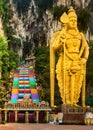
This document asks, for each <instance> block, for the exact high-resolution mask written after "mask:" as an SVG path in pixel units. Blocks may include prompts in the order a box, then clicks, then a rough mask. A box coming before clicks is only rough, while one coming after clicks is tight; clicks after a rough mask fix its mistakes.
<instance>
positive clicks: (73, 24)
mask: <svg viewBox="0 0 93 130" xmlns="http://www.w3.org/2000/svg"><path fill="white" fill-rule="evenodd" d="M69 28H70V29H76V28H77V18H76V17H70V18H69Z"/></svg>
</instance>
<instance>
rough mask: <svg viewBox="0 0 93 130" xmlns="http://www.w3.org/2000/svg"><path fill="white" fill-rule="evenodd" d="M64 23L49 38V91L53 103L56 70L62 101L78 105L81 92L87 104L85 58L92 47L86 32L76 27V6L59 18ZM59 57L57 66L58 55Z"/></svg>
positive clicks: (83, 100) (83, 102) (52, 103)
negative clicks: (85, 34) (56, 58)
mask: <svg viewBox="0 0 93 130" xmlns="http://www.w3.org/2000/svg"><path fill="white" fill-rule="evenodd" d="M60 21H61V22H62V24H63V28H62V30H61V31H57V32H56V33H55V34H54V35H53V36H52V38H51V41H50V93H51V106H52V107H53V106H54V86H55V72H56V77H57V80H58V86H59V91H60V95H61V98H62V102H63V104H69V105H72V106H78V105H77V103H78V102H79V98H80V93H81V91H82V106H83V107H85V85H86V84H85V83H86V61H87V59H88V55H89V47H88V44H87V42H86V40H85V38H84V34H83V33H82V32H79V30H78V28H77V15H76V13H75V10H74V9H73V7H70V8H69V10H68V14H66V13H63V15H62V16H61V17H60ZM56 52H57V53H59V59H58V62H57V65H56V68H55V54H56Z"/></svg>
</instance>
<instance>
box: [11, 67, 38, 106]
mask: <svg viewBox="0 0 93 130" xmlns="http://www.w3.org/2000/svg"><path fill="white" fill-rule="evenodd" d="M26 96H27V97H29V98H30V99H31V100H32V102H36V103H37V104H38V103H39V102H40V101H39V95H38V92H37V88H36V79H35V74H34V69H33V66H30V67H19V68H17V70H16V73H15V74H14V79H13V89H12V95H11V102H12V103H17V102H18V101H19V100H23V99H24V97H26Z"/></svg>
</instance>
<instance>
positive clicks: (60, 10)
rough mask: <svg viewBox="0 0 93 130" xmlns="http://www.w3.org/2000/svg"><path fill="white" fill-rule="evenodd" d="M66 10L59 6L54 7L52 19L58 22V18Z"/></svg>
mask: <svg viewBox="0 0 93 130" xmlns="http://www.w3.org/2000/svg"><path fill="white" fill-rule="evenodd" d="M67 10H68V8H67V7H66V6H63V5H60V6H55V7H54V9H53V17H54V19H57V20H59V18H60V16H61V15H62V14H63V13H64V12H67Z"/></svg>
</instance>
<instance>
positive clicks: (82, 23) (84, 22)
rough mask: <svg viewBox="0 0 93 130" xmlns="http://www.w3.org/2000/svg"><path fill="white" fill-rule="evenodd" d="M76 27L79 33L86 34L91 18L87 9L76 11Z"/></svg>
mask: <svg viewBox="0 0 93 130" xmlns="http://www.w3.org/2000/svg"><path fill="white" fill-rule="evenodd" d="M77 14H78V27H79V30H80V31H83V32H84V33H86V31H87V29H88V24H89V20H90V17H91V14H90V11H89V9H88V8H83V9H78V10H77Z"/></svg>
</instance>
